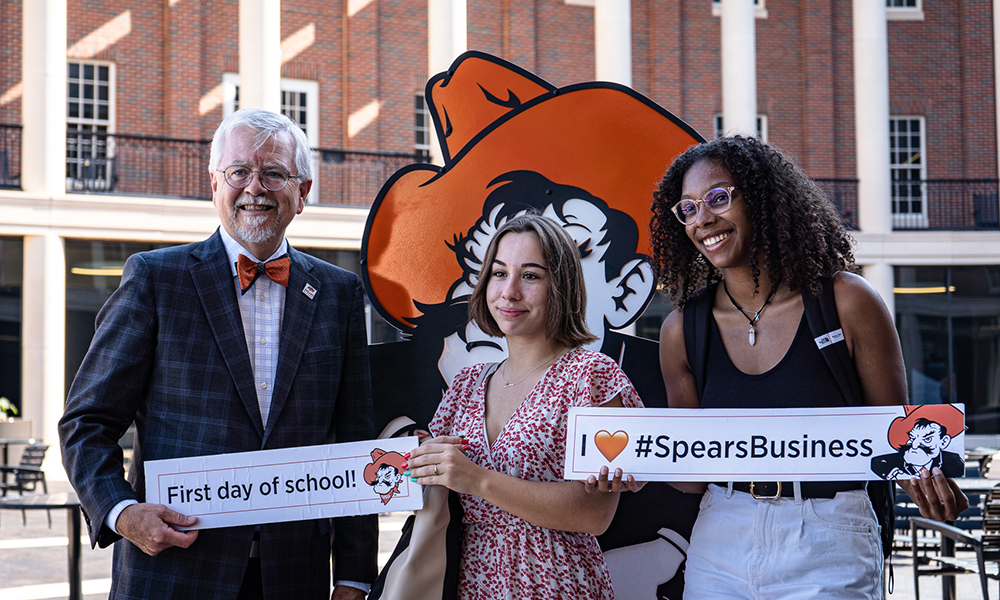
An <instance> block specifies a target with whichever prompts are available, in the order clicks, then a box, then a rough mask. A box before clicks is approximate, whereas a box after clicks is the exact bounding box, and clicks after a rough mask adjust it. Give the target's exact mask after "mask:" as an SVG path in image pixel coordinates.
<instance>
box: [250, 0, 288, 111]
mask: <svg viewBox="0 0 1000 600" xmlns="http://www.w3.org/2000/svg"><path fill="white" fill-rule="evenodd" d="M240 108H262V109H264V110H269V111H272V112H281V0H240Z"/></svg>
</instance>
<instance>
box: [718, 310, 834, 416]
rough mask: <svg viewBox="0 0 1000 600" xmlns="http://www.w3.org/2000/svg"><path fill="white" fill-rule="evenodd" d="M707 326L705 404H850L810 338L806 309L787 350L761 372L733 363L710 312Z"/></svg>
mask: <svg viewBox="0 0 1000 600" xmlns="http://www.w3.org/2000/svg"><path fill="white" fill-rule="evenodd" d="M708 329H709V331H708V364H707V365H706V369H705V391H704V392H703V393H702V396H701V406H702V408H808V407H826V406H848V403H847V400H846V399H845V398H844V396H843V395H842V394H841V393H840V388H839V387H838V386H837V381H836V380H835V379H834V378H833V373H831V372H830V367H829V366H827V364H826V361H825V360H824V359H823V355H822V354H820V352H819V348H817V347H816V342H815V341H814V340H813V339H812V338H811V337H810V334H809V324H808V322H807V321H806V317H805V313H803V314H802V320H801V321H800V322H799V328H798V331H796V332H795V339H793V340H792V345H791V346H790V347H789V348H788V352H787V353H786V354H785V356H784V357H783V358H782V359H781V361H779V362H778V364H777V365H775V367H774V368H773V369H771V370H770V371H767V372H766V373H761V374H760V375H747V374H746V373H743V372H742V371H740V370H739V369H737V368H736V367H735V366H734V365H733V362H732V361H731V360H730V359H729V355H728V354H726V349H725V347H723V345H722V338H721V337H720V336H719V327H718V325H717V324H716V322H715V318H714V317H713V316H711V314H709V324H708ZM840 343H843V342H840Z"/></svg>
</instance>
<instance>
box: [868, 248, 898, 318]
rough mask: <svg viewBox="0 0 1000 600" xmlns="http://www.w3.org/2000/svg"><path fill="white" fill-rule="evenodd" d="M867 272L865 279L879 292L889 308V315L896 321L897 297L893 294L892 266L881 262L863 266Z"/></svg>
mask: <svg viewBox="0 0 1000 600" xmlns="http://www.w3.org/2000/svg"><path fill="white" fill-rule="evenodd" d="M863 267H864V271H865V279H867V280H868V283H870V284H872V287H874V288H875V290H876V291H878V293H879V295H880V296H882V300H883V301H884V302H885V305H886V307H888V308H889V314H890V315H892V319H893V320H894V321H895V320H896V296H895V295H894V294H893V291H892V288H893V285H894V283H893V274H892V265H890V264H887V263H885V262H879V263H875V264H870V265H863Z"/></svg>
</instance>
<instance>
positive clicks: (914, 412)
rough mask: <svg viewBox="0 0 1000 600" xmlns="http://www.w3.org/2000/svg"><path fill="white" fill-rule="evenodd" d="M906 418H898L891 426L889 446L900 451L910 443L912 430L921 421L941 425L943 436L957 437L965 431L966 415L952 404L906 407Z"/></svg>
mask: <svg viewBox="0 0 1000 600" xmlns="http://www.w3.org/2000/svg"><path fill="white" fill-rule="evenodd" d="M903 408H904V409H906V416H905V417H896V418H895V419H893V420H892V423H890V424H889V445H890V446H892V447H893V448H895V449H896V450H899V449H900V448H902V447H903V446H905V445H906V444H907V443H909V441H910V430H911V429H913V426H914V425H915V424H916V422H917V421H918V420H920V419H927V420H928V421H931V422H933V423H937V424H938V425H940V426H941V427H942V428H943V429H944V431H942V432H941V433H942V435H950V436H951V437H955V436H957V435H958V434H960V433H962V432H963V431H965V413H963V412H962V411H960V410H959V409H957V408H955V407H954V406H952V405H950V404H920V405H917V406H904V407H903Z"/></svg>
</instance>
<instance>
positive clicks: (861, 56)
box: [853, 0, 895, 317]
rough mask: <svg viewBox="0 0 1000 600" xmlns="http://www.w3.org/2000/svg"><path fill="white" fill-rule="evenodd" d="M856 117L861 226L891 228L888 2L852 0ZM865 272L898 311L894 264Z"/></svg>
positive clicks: (868, 267)
mask: <svg viewBox="0 0 1000 600" xmlns="http://www.w3.org/2000/svg"><path fill="white" fill-rule="evenodd" d="M853 18H854V113H855V115H854V122H855V128H856V129H855V138H856V140H857V161H858V165H857V169H858V227H859V228H860V229H861V231H864V232H865V233H886V234H887V233H891V232H892V203H891V197H892V190H891V187H890V186H891V184H890V175H889V42H888V30H887V27H886V13H885V3H884V2H873V1H872V0H854V7H853ZM864 268H865V278H866V279H868V281H869V282H871V284H872V285H873V286H875V289H876V290H878V293H879V294H881V295H882V299H883V300H885V303H886V304H887V305H888V306H889V310H890V311H891V314H893V316H894V317H895V311H894V308H893V307H894V306H895V303H894V301H893V293H892V287H893V277H892V265H890V264H887V263H885V262H879V263H877V264H868V265H865V266H864Z"/></svg>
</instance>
